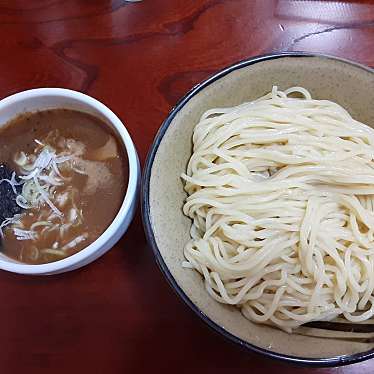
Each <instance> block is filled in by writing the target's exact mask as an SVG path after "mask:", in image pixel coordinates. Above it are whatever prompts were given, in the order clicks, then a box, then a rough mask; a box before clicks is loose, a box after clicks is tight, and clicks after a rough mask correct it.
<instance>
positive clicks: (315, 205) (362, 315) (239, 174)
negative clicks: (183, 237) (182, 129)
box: [182, 87, 374, 332]
mask: <svg viewBox="0 0 374 374" xmlns="http://www.w3.org/2000/svg"><path fill="white" fill-rule="evenodd" d="M373 156H374V130H373V129H372V128H370V127H369V126H367V125H364V124H362V123H360V122H358V121H356V120H354V119H353V118H352V117H351V116H350V114H349V113H348V112H347V111H346V110H345V109H344V108H342V107H341V106H340V105H338V104H336V103H334V102H331V101H327V100H315V99H313V98H312V97H311V95H310V93H309V92H308V91H307V90H305V89H303V88H300V87H296V88H290V89H288V90H286V91H283V92H282V91H279V90H278V89H277V87H274V88H273V90H272V92H270V93H269V94H267V95H265V96H264V97H261V98H259V99H257V100H255V101H253V102H249V103H244V104H241V105H238V106H236V107H233V108H216V109H211V110H208V111H207V112H205V113H204V114H203V115H202V117H201V119H200V121H199V123H198V124H197V125H196V127H195V130H194V134H193V154H192V156H191V158H190V160H189V163H188V167H187V171H186V173H185V174H183V175H182V178H183V179H184V181H185V190H186V191H187V193H188V197H187V199H186V201H185V205H184V208H183V211H184V213H185V214H186V215H187V216H188V217H190V218H191V219H192V220H193V224H192V227H191V237H192V239H191V240H190V241H189V242H188V243H187V245H186V246H185V249H184V254H185V258H186V261H185V262H184V264H183V265H184V266H185V267H188V268H192V269H195V270H197V271H198V272H199V273H201V274H202V276H203V277H204V280H205V286H206V290H207V291H208V293H209V294H210V295H211V296H212V297H213V298H214V299H216V300H217V301H218V302H221V303H225V304H229V305H236V306H237V307H238V308H240V309H241V311H242V313H243V314H244V316H245V317H247V318H248V319H249V320H251V321H254V322H258V323H264V324H270V325H273V326H277V327H279V328H281V329H284V330H285V331H288V332H292V331H293V330H294V329H295V328H297V327H299V326H300V325H302V324H305V323H308V322H313V321H314V322H315V321H340V322H342V323H349V324H356V323H364V322H365V323H370V320H372V318H373V314H374V294H373V291H374V162H373Z"/></svg>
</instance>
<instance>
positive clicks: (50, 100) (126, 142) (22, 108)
mask: <svg viewBox="0 0 374 374" xmlns="http://www.w3.org/2000/svg"><path fill="white" fill-rule="evenodd" d="M52 108H66V109H73V110H79V111H81V112H85V113H89V114H92V115H94V116H95V117H97V118H99V119H101V120H103V121H104V122H105V123H106V124H108V126H110V127H111V128H112V129H113V130H114V131H115V132H116V134H117V135H118V138H119V139H120V140H121V142H122V145H123V147H124V149H125V150H126V153H127V157H128V164H129V179H128V186H127V191H126V195H125V198H124V200H123V203H122V205H121V208H120V209H119V211H118V213H117V215H116V217H115V218H114V220H113V221H112V223H111V224H110V225H109V227H108V228H107V229H106V230H105V231H104V232H103V234H102V235H101V236H100V237H99V238H98V239H97V240H95V241H94V242H93V243H92V244H90V245H88V246H87V247H86V248H84V249H82V250H81V251H79V252H78V253H75V254H73V255H71V256H69V257H67V258H64V259H62V260H59V261H55V262H51V263H48V264H41V265H27V264H23V263H21V262H18V261H16V260H13V259H11V258H9V257H7V256H5V255H4V254H2V253H0V269H3V270H7V271H11V272H13V273H20V274H34V275H49V274H57V273H62V272H65V271H70V270H74V269H77V268H80V267H82V266H84V265H87V264H88V263H90V262H92V261H94V260H95V259H97V258H98V257H100V256H101V255H103V254H104V253H105V252H107V251H108V250H109V249H111V248H112V247H113V245H114V244H115V243H116V242H117V241H118V240H119V239H120V238H121V237H122V235H123V234H124V233H125V231H126V230H127V228H128V226H129V224H130V223H131V221H132V219H133V217H134V214H135V210H136V205H137V195H138V191H139V186H140V165H139V159H138V155H137V153H136V149H135V146H134V143H133V142H132V140H131V137H130V135H129V133H128V132H127V130H126V128H125V126H124V125H123V123H122V122H121V120H120V119H119V118H118V117H117V116H116V115H115V114H114V113H113V112H112V111H111V110H110V109H109V108H108V107H106V106H105V105H104V104H102V103H101V102H99V101H98V100H96V99H94V98H92V97H90V96H87V95H85V94H82V93H80V92H76V91H72V90H67V89H63V88H38V89H33V90H28V91H23V92H19V93H16V94H14V95H12V96H9V97H6V98H5V99H3V100H1V101H0V128H1V127H2V126H4V125H5V124H6V123H7V122H9V121H10V120H11V119H13V118H15V117H17V116H18V115H20V114H22V113H25V112H36V111H40V110H46V109H52ZM0 136H1V135H0Z"/></svg>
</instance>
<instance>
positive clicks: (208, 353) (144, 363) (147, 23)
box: [0, 0, 374, 374]
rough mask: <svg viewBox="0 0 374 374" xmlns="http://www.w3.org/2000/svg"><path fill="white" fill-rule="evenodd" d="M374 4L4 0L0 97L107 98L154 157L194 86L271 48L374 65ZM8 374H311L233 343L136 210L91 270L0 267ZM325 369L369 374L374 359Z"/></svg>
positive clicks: (0, 358) (0, 356) (142, 150)
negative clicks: (176, 283)
mask: <svg viewBox="0 0 374 374" xmlns="http://www.w3.org/2000/svg"><path fill="white" fill-rule="evenodd" d="M373 41H374V4H373V2H370V1H345V2H338V1H307V0H304V1H302V0H293V1H292V0H278V1H275V0H274V1H268V0H258V1H250V0H231V1H229V0H227V1H223V0H169V1H166V0H144V1H143V2H136V3H127V2H126V1H123V0H112V1H109V0H106V1H105V0H102V1H100V0H80V1H79V0H66V1H59V0H39V1H33V0H2V1H0V46H1V48H0V68H1V74H0V96H1V97H5V96H7V95H10V94H12V93H14V92H17V91H21V90H25V89H28V88H34V87H42V86H49V87H66V88H72V89H75V90H79V91H83V92H86V93H88V94H90V95H92V96H94V97H96V98H98V99H99V100H102V101H103V102H104V103H106V104H107V105H108V106H109V107H110V108H111V109H113V111H115V112H116V113H117V114H118V115H119V116H120V117H121V119H122V120H123V121H124V122H125V124H126V126H127V128H128V130H129V132H130V134H131V136H132V138H133V140H134V142H135V144H136V146H137V149H138V152H139V156H140V159H141V161H142V162H143V163H144V160H145V157H146V154H147V151H148V149H149V147H150V145H151V143H152V139H153V137H154V135H155V133H156V131H157V129H158V128H159V126H160V124H161V122H162V121H163V119H164V118H165V116H166V115H167V113H168V111H169V110H170V108H171V107H172V106H173V105H174V104H175V103H176V101H177V99H178V98H179V97H180V96H181V95H183V94H184V93H185V92H186V90H188V89H189V88H191V87H192V86H193V85H194V84H196V83H197V82H199V81H201V80H203V79H205V78H207V77H208V76H209V75H210V74H212V73H213V72H215V71H216V70H218V69H221V68H222V67H224V66H226V65H229V64H232V63H233V62H236V61H238V60H241V59H244V58H247V57H251V56H254V55H258V54H263V53H268V52H273V51H281V50H282V51H296V50H303V51H317V52H323V53H329V54H334V55H337V56H343V57H346V58H350V59H352V60H355V61H358V62H361V63H363V64H367V65H369V66H374V49H373ZM0 297H1V303H0V318H1V321H2V323H1V326H0V342H1V349H0V372H1V374H13V373H27V374H32V373H38V374H43V373H48V374H49V373H53V374H58V373H93V374H95V373H108V374H112V373H140V372H144V373H149V372H152V373H153V372H154V373H159V372H163V371H165V372H177V373H185V372H186V373H187V372H189V373H198V372H214V373H224V372H235V373H246V374H247V373H256V374H257V373H266V372H270V371H271V370H277V371H278V372H282V373H291V372H292V373H306V372H310V371H313V370H311V369H304V368H299V367H292V366H289V365H286V364H283V363H279V362H275V361H271V360H268V359H266V358H263V357H260V356H258V355H255V354H251V353H249V352H244V351H241V350H240V349H239V348H238V347H236V346H233V345H231V344H230V343H228V342H226V341H225V340H224V339H223V338H221V337H220V336H218V335H216V334H215V333H213V332H212V331H210V330H209V329H208V327H206V326H205V325H204V324H203V323H202V322H201V321H200V320H199V319H198V318H197V317H196V316H195V315H194V314H193V313H192V312H191V311H189V310H188V309H187V307H186V306H185V305H184V304H183V303H182V301H180V300H179V299H178V298H177V297H176V295H175V294H174V292H173V291H172V290H171V288H170V287H169V286H168V284H167V283H166V281H165V280H164V279H163V276H162V275H161V273H160V271H159V269H158V268H157V266H156V264H155V261H154V259H153V255H152V253H151V250H150V248H149V247H148V246H147V243H146V240H145V237H144V233H143V229H142V224H141V220H140V217H139V214H138V215H137V217H136V219H135V221H134V222H133V224H132V225H131V227H130V229H129V231H128V232H127V234H126V235H125V236H124V237H123V239H122V240H121V241H120V242H119V243H118V244H117V245H116V246H115V248H113V250H111V251H110V252H109V253H107V254H106V255H105V256H103V257H102V258H100V259H99V260H97V261H96V262H95V263H93V264H91V265H89V266H87V267H85V268H84V269H81V270H78V271H74V272H72V273H68V274H63V275H59V276H51V277H26V276H19V275H13V274H9V273H6V272H1V273H0ZM314 372H315V373H370V372H374V361H370V362H365V363H361V364H357V365H353V366H350V367H344V368H341V369H319V370H315V371H314Z"/></svg>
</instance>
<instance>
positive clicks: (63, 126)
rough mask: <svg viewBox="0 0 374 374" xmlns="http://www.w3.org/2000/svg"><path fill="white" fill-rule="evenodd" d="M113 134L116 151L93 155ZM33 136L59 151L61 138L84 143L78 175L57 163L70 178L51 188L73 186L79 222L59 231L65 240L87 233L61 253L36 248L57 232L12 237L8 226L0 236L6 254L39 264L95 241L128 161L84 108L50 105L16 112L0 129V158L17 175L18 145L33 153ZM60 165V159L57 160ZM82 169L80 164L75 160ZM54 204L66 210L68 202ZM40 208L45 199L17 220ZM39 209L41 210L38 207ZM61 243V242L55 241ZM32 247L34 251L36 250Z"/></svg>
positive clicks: (116, 203) (123, 182) (110, 214)
mask: <svg viewBox="0 0 374 374" xmlns="http://www.w3.org/2000/svg"><path fill="white" fill-rule="evenodd" d="M110 138H112V139H113V140H114V142H115V144H116V156H115V157H111V158H109V159H105V160H101V159H100V160H97V159H96V158H95V155H96V153H95V152H96V151H97V150H98V149H100V148H101V147H103V146H104V145H105V144H106V143H107V142H108V140H109V139H110ZM35 139H37V140H39V141H41V142H42V143H45V144H48V145H50V146H52V147H53V148H55V149H56V150H57V152H60V151H62V150H63V149H62V148H61V139H65V140H67V139H69V140H73V141H77V142H80V143H83V144H84V148H85V151H84V154H83V155H82V158H83V159H84V161H83V165H84V167H85V171H86V174H88V175H83V174H80V173H77V172H74V171H72V170H68V168H64V167H62V169H61V173H62V174H63V175H64V176H68V177H69V180H68V181H66V182H64V185H63V186H59V187H57V188H56V193H59V192H63V191H64V189H65V190H66V189H69V188H70V189H74V191H76V192H75V194H74V201H75V204H76V206H77V208H79V210H80V211H81V213H82V222H81V224H80V225H78V226H77V227H71V228H70V229H69V230H68V231H67V233H65V234H64V237H63V243H65V244H66V243H69V242H70V241H71V240H74V238H75V237H77V236H79V235H81V234H82V233H87V237H86V239H85V240H84V241H83V242H81V243H79V244H77V245H76V246H74V247H73V248H68V249H66V250H65V251H64V253H65V254H66V255H65V256H59V255H57V256H56V255H55V254H50V253H48V254H47V253H45V254H41V253H40V252H39V250H40V249H43V248H51V247H52V246H53V243H56V241H57V239H58V237H57V236H58V235H57V234H56V235H57V236H56V235H55V234H53V233H48V232H47V234H46V235H40V237H39V238H38V239H36V240H35V241H34V240H17V238H16V236H15V235H14V233H13V231H12V226H8V227H7V228H6V229H5V230H4V238H3V240H2V242H1V247H0V250H1V251H2V252H3V253H4V254H6V255H7V256H9V257H12V258H14V259H16V260H18V261H21V262H24V263H28V264H42V263H47V262H53V261H57V260H60V259H62V258H64V257H67V256H70V255H72V254H74V253H76V252H78V251H80V250H82V249H83V248H85V247H87V246H88V245H89V244H91V243H92V242H93V241H95V240H96V239H97V238H98V237H99V236H100V235H101V234H102V233H103V232H104V231H105V229H106V228H107V227H108V226H109V225H110V223H111V222H112V221H113V219H114V217H115V216H116V214H117V212H118V210H119V208H120V206H121V205H122V202H123V199H124V196H125V192H126V188H127V182H128V161H127V157H126V155H125V153H124V151H123V149H122V146H121V143H120V141H119V140H118V138H117V136H116V134H115V133H114V131H112V130H111V129H110V128H109V127H108V125H106V124H105V123H104V122H103V121H101V120H100V119H98V118H96V117H94V116H92V115H89V114H87V113H83V112H79V111H74V110H68V109H51V110H45V111H40V112H35V113H27V114H23V115H20V116H18V117H17V118H15V119H14V120H12V121H11V122H9V123H8V124H7V125H6V126H4V127H3V128H1V129H0V163H2V164H7V165H8V166H9V167H10V168H11V169H13V170H14V171H15V172H16V174H17V175H22V172H21V170H20V167H19V166H18V165H17V164H16V163H15V162H14V157H15V155H17V154H19V153H20V152H21V151H23V152H25V153H26V155H29V154H33V153H34V151H35V149H36V148H37V147H38V144H37V143H36V142H35ZM62 165H64V164H62ZM77 168H78V169H81V166H80V165H78V166H77ZM68 205H69V204H68ZM59 209H60V210H61V212H62V213H63V214H64V216H66V215H67V214H69V212H68V209H70V207H69V206H66V207H62V208H60V207H59ZM42 211H45V216H46V217H47V216H48V214H49V213H51V210H50V207H49V206H48V205H47V204H43V205H41V206H40V207H39V208H31V209H25V210H24V211H23V217H22V222H23V223H25V224H26V226H29V225H30V224H32V223H33V222H35V217H36V216H40V214H41V212H42ZM43 214H44V213H43ZM60 245H62V244H60ZM35 247H37V249H38V252H39V253H38V256H37V257H36V255H35Z"/></svg>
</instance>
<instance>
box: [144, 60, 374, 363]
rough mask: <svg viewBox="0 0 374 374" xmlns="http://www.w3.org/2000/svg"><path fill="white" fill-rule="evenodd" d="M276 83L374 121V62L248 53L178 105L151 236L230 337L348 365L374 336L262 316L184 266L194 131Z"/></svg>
mask: <svg viewBox="0 0 374 374" xmlns="http://www.w3.org/2000/svg"><path fill="white" fill-rule="evenodd" d="M273 85H277V86H278V87H279V88H280V89H281V90H283V89H286V88H288V87H291V86H302V87H305V88H307V89H308V90H309V91H310V92H311V94H312V96H313V97H314V98H317V99H328V100H333V101H335V102H337V103H339V104H340V105H342V106H343V107H345V108H347V109H348V110H349V112H350V113H351V115H352V116H353V117H354V118H356V119H358V120H360V121H362V122H364V123H366V124H368V125H370V126H373V127H374V105H373V104H374V74H373V70H372V69H370V68H367V67H364V66H361V65H358V64H355V63H352V62H350V61H346V60H341V59H337V58H335V57H330V56H323V55H311V54H304V53H285V54H279V55H268V56H261V57H257V58H254V59H251V60H247V61H242V62H240V63H238V64H236V65H233V66H231V67H228V68H226V69H224V70H223V71H221V72H219V73H217V74H216V75H214V76H213V77H211V78H209V79H208V80H206V81H205V82H203V83H201V84H199V85H197V86H195V87H194V88H193V89H192V91H190V92H189V93H188V94H187V95H186V96H185V97H184V98H183V99H182V100H181V101H180V102H179V103H178V104H177V105H176V107H175V108H174V109H173V110H172V111H171V113H170V114H169V116H168V118H167V119H166V120H165V122H164V123H163V125H162V126H161V128H160V130H159V132H158V134H157V136H156V138H155V141H154V144H153V146H152V148H151V150H150V153H149V155H148V159H147V162H146V167H145V173H144V178H143V191H142V214H143V221H144V226H145V229H146V234H147V237H148V240H149V243H150V245H151V247H152V249H153V251H154V254H155V257H156V261H157V263H158V264H159V266H160V268H161V270H162V272H163V273H164V274H165V276H166V278H167V279H168V281H169V282H170V284H171V285H172V287H173V288H174V289H175V290H176V292H177V293H178V294H179V296H180V297H181V298H182V299H183V300H184V301H185V302H186V303H187V305H189V306H190V307H191V308H192V309H193V310H194V311H195V312H196V313H197V314H198V315H199V316H200V317H201V318H202V319H203V320H204V321H205V322H207V323H208V325H210V326H211V327H212V328H213V329H215V330H216V331H218V332H219V333H221V334H222V335H224V336H225V337H226V338H228V339H230V340H232V341H234V342H236V343H238V344H239V345H241V346H243V347H246V348H248V349H251V350H253V351H256V352H260V353H264V354H266V355H268V356H271V357H274V358H279V359H283V360H287V361H292V362H296V363H302V364H307V365H314V366H332V365H344V364H349V363H353V362H358V361H362V360H365V359H368V358H370V357H374V349H373V348H374V344H373V343H370V342H369V343H363V342H358V341H357V342H354V341H347V340H344V339H332V338H318V337H309V336H302V335H297V334H287V333H285V332H283V331H280V330H278V329H275V328H271V327H267V326H263V325H258V324H254V323H252V322H250V321H248V320H247V319H245V318H244V317H243V315H242V314H241V312H240V311H239V310H238V309H237V308H235V307H232V306H228V305H223V304H220V303H218V302H216V301H215V300H213V299H212V298H211V297H210V296H209V295H208V294H207V292H206V291H205V287H204V283H203V279H202V277H201V276H200V274H198V273H197V272H196V271H192V270H190V269H184V268H182V265H181V264H182V261H183V260H184V257H183V247H184V245H185V244H186V242H187V241H188V240H189V238H190V235H189V230H190V227H191V221H190V220H189V219H188V218H186V217H185V216H184V215H183V213H182V206H183V202H184V200H185V198H186V193H185V192H184V190H183V184H182V181H181V179H180V175H181V173H182V172H183V171H184V170H185V169H186V165H187V162H188V160H189V158H190V156H191V152H192V132H193V129H194V127H195V125H196V124H197V122H198V119H199V117H200V116H201V114H202V113H203V112H205V111H206V110H207V109H209V108H214V107H227V106H233V105H237V104H240V103H242V102H244V101H249V100H252V99H255V98H258V97H260V96H262V95H264V94H265V93H267V92H269V91H270V90H271V88H272V86H273Z"/></svg>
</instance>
